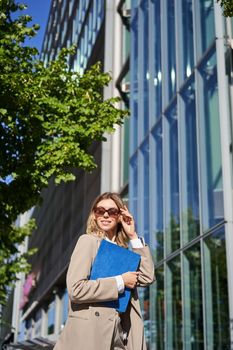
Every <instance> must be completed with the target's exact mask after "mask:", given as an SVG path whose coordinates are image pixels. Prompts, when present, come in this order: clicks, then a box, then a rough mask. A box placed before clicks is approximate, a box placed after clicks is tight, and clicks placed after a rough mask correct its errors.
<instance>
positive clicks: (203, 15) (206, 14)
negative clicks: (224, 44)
mask: <svg viewBox="0 0 233 350" xmlns="http://www.w3.org/2000/svg"><path fill="white" fill-rule="evenodd" d="M199 6H200V21H201V23H200V26H201V36H200V37H199V38H198V40H201V52H200V54H202V53H204V52H205V51H206V50H207V49H208V47H209V46H210V45H211V44H212V42H213V40H214V39H215V28H214V1H213V0H199Z"/></svg>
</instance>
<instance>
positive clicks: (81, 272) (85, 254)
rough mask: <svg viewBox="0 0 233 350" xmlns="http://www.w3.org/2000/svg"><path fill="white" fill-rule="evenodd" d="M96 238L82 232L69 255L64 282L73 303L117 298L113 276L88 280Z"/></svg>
mask: <svg viewBox="0 0 233 350" xmlns="http://www.w3.org/2000/svg"><path fill="white" fill-rule="evenodd" d="M96 244H97V243H96V240H95V238H94V237H92V236H90V235H87V234H84V235H82V236H80V238H79V239H78V242H77V244H76V247H75V249H74V251H73V254H72V256H71V260H70V264H69V268H68V271H67V277H66V283H67V289H68V294H69V297H70V300H71V302H73V303H94V302H103V301H110V300H116V299H118V288H117V282H116V279H115V278H114V277H111V278H100V279H97V280H89V276H90V272H91V266H92V263H93V260H94V258H95V255H96Z"/></svg>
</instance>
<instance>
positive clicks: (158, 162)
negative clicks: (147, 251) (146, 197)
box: [152, 121, 164, 262]
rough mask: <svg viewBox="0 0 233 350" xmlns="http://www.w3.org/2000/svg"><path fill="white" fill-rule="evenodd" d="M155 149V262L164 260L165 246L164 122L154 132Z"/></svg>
mask: <svg viewBox="0 0 233 350" xmlns="http://www.w3.org/2000/svg"><path fill="white" fill-rule="evenodd" d="M153 136H154V147H155V161H154V162H153V165H154V166H155V194H156V198H155V228H153V234H154V232H155V236H156V237H155V242H156V243H155V247H152V249H153V251H154V257H155V261H156V262H157V261H159V260H162V259H163V256H164V252H163V250H164V244H163V143H162V140H163V139H162V122H161V121H160V122H159V124H158V125H157V127H156V129H155V130H154V132H153Z"/></svg>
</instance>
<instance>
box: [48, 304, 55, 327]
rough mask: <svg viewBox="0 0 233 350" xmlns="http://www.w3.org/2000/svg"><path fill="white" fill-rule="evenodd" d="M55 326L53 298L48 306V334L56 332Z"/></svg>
mask: <svg viewBox="0 0 233 350" xmlns="http://www.w3.org/2000/svg"><path fill="white" fill-rule="evenodd" d="M54 326H55V301H54V300H53V301H52V302H51V303H50V304H49V307H48V334H53V333H54Z"/></svg>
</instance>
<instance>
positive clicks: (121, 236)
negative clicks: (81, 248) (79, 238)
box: [86, 192, 129, 248]
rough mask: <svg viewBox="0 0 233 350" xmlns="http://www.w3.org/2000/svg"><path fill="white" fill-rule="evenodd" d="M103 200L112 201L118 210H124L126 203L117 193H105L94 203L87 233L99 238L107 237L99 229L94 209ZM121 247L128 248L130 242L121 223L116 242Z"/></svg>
mask: <svg viewBox="0 0 233 350" xmlns="http://www.w3.org/2000/svg"><path fill="white" fill-rule="evenodd" d="M103 199H112V200H113V201H114V202H115V204H116V206H117V207H118V209H121V208H124V202H123V200H122V199H121V197H120V196H119V194H117V193H113V192H105V193H103V194H101V195H99V196H98V197H97V198H96V199H95V200H94V202H93V204H92V207H91V211H90V214H89V217H88V219H87V229H86V233H87V234H89V235H97V236H98V237H101V238H104V237H105V232H104V231H102V230H100V228H99V227H98V225H97V223H96V219H95V216H94V209H95V207H96V206H97V204H98V203H99V202H100V201H102V200H103ZM115 242H116V243H117V244H118V245H119V246H121V247H125V248H127V247H128V242H129V238H128V236H127V235H126V233H125V231H124V230H123V227H122V225H121V223H118V227H117V234H116V241H115Z"/></svg>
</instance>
